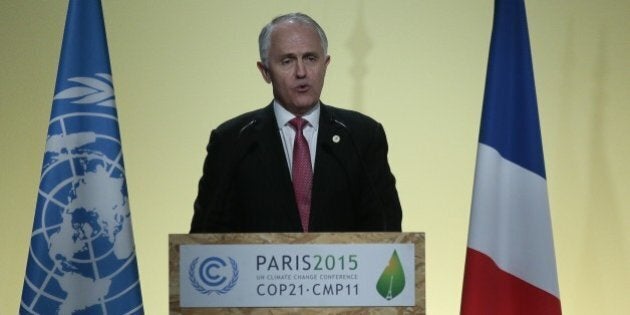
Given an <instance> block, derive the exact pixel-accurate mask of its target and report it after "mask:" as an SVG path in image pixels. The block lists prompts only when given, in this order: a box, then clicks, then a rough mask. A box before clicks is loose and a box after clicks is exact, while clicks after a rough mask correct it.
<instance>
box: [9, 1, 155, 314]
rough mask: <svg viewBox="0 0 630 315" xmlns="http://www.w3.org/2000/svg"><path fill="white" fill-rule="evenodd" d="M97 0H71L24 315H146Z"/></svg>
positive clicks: (37, 215)
mask: <svg viewBox="0 0 630 315" xmlns="http://www.w3.org/2000/svg"><path fill="white" fill-rule="evenodd" d="M143 313H144V311H143V307H142V296H141V293H140V280H139V277H138V267H137V260H136V254H135V249H134V242H133V232H132V229H131V217H130V213H129V201H128V198H127V185H126V181H125V171H124V164H123V157H122V150H121V142H120V134H119V128H118V118H117V113H116V107H115V98H114V90H113V84H112V76H111V70H110V65H109V55H108V51H107V39H106V36H105V26H104V23H103V13H102V8H101V3H100V1H99V0H70V3H69V6H68V15H67V18H66V26H65V30H64V36H63V44H62V48H61V57H60V61H59V69H58V72H57V82H56V87H55V94H54V98H53V104H52V112H51V116H50V124H49V126H48V137H47V141H46V152H45V153H44V161H43V165H42V173H41V178H40V186H39V191H38V194H37V206H36V209H35V218H34V222H33V231H32V236H31V244H30V249H29V255H28V262H27V267H26V275H25V277H24V286H23V290H22V300H21V304H20V314H74V315H77V314H143Z"/></svg>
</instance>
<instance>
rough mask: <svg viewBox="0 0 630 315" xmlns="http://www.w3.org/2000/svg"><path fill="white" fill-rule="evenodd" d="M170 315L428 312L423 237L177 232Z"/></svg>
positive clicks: (172, 259) (172, 253) (173, 246)
mask: <svg viewBox="0 0 630 315" xmlns="http://www.w3.org/2000/svg"><path fill="white" fill-rule="evenodd" d="M169 247H170V248H169V251H170V273H169V280H170V310H171V314H226V313H232V314H245V313H246V314H256V313H272V314H295V313H300V314H304V313H322V312H323V313H327V314H334V313H346V312H352V313H354V312H360V313H367V314H369V313H373V314H383V313H396V314H399V313H413V314H424V312H425V301H424V299H425V297H424V296H425V294H424V235H423V234H422V233H269V234H249V233H248V234H190V235H170V237H169Z"/></svg>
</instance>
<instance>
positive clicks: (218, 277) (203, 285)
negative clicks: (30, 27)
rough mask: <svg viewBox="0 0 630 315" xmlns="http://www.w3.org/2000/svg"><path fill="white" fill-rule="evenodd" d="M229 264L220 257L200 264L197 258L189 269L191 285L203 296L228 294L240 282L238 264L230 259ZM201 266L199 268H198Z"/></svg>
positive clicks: (207, 259) (210, 258) (205, 260)
mask: <svg viewBox="0 0 630 315" xmlns="http://www.w3.org/2000/svg"><path fill="white" fill-rule="evenodd" d="M228 261H229V265H228V263H227V262H226V261H225V260H224V259H222V258H220V257H214V256H213V257H208V258H206V259H204V260H202V261H201V263H200V262H199V257H197V258H195V259H194V260H193V261H192V262H191V263H190V266H189V267H188V279H189V280H190V284H191V285H192V286H193V287H194V288H195V290H197V291H199V292H200V293H202V294H208V295H209V294H218V295H222V294H225V293H228V292H229V291H230V290H232V289H233V288H234V286H236V283H237V282H238V264H237V263H236V261H235V260H234V259H232V258H231V257H228ZM197 265H199V266H197Z"/></svg>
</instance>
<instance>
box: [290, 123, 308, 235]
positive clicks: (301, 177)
mask: <svg viewBox="0 0 630 315" xmlns="http://www.w3.org/2000/svg"><path fill="white" fill-rule="evenodd" d="M289 123H290V124H291V125H292V126H293V127H294V128H295V141H294V142H293V165H292V169H291V172H292V177H293V178H292V180H293V192H294V193H295V201H296V202H297V207H298V211H299V212H300V220H301V221H302V228H303V229H304V232H308V218H309V214H310V212H311V187H312V186H313V167H312V165H311V153H310V150H309V149H308V142H306V138H305V137H304V134H302V128H303V127H304V126H305V125H306V124H307V123H308V122H307V121H306V120H304V119H302V118H301V117H296V118H293V119H291V120H290V121H289Z"/></svg>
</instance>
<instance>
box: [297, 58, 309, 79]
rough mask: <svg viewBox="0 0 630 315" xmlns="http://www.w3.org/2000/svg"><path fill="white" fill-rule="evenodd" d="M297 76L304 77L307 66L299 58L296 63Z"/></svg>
mask: <svg viewBox="0 0 630 315" xmlns="http://www.w3.org/2000/svg"><path fill="white" fill-rule="evenodd" d="M295 76H296V77H298V78H303V77H305V76H306V66H305V65H304V61H302V60H301V59H298V61H297V63H296V65H295Z"/></svg>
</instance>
